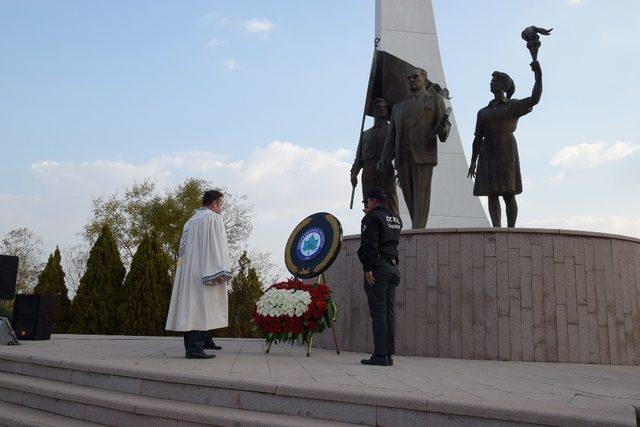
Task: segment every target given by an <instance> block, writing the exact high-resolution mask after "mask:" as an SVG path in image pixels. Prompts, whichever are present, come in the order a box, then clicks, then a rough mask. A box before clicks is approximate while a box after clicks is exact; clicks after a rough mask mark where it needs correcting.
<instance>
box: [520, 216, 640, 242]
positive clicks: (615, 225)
mask: <svg viewBox="0 0 640 427" xmlns="http://www.w3.org/2000/svg"><path fill="white" fill-rule="evenodd" d="M521 226H523V227H534V228H551V229H553V228H556V229H567V230H582V231H594V232H599V233H613V234H622V235H625V236H634V237H640V218H638V217H635V218H627V217H622V216H603V217H594V216H571V217H566V218H543V219H537V220H525V221H522V223H521Z"/></svg>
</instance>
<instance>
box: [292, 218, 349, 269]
mask: <svg viewBox="0 0 640 427" xmlns="http://www.w3.org/2000/svg"><path fill="white" fill-rule="evenodd" d="M341 245H342V226H341V225H340V222H339V221H338V219H337V218H336V217H335V216H333V215H331V214H330V213H326V212H318V213H315V214H313V215H310V216H308V217H307V218H305V219H303V220H302V221H301V222H300V224H298V226H297V227H296V228H295V229H294V230H293V232H292V233H291V236H290V237H289V240H288V241H287V246H286V248H285V252H284V260H285V264H286V266H287V270H289V272H290V273H291V274H293V275H294V276H296V277H298V278H301V279H309V278H312V277H316V276H319V275H320V274H322V273H323V272H324V271H325V270H327V269H328V268H329V267H330V266H331V264H332V263H333V261H334V260H335V259H336V257H337V256H338V253H339V252H340V247H341Z"/></svg>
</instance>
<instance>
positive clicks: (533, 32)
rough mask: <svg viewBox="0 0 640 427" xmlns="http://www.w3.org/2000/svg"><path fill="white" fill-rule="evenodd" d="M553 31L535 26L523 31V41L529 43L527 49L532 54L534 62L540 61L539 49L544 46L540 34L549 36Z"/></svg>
mask: <svg viewBox="0 0 640 427" xmlns="http://www.w3.org/2000/svg"><path fill="white" fill-rule="evenodd" d="M552 30H553V28H550V29H548V30H546V29H544V28H541V27H535V26H531V27H527V28H525V29H524V30H522V34H521V36H522V40H524V41H526V42H527V49H529V52H531V58H533V60H534V61H537V60H538V49H539V48H540V46H541V45H542V43H540V36H539V35H538V34H542V35H545V36H548V35H550V34H551V31H552Z"/></svg>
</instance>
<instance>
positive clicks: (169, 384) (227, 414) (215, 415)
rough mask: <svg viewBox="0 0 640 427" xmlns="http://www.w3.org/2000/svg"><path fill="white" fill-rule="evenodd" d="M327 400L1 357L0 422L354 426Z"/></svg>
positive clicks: (47, 424) (24, 424)
mask: <svg viewBox="0 0 640 427" xmlns="http://www.w3.org/2000/svg"><path fill="white" fill-rule="evenodd" d="M129 374H130V373H129ZM240 385H241V384H240ZM331 406H332V405H330V404H329V405H326V404H324V405H323V404H322V403H320V404H317V405H316V404H315V403H314V402H313V401H312V400H306V399H297V398H294V397H292V398H291V399H280V398H278V397H277V396H276V395H274V394H269V393H260V392H259V391H255V390H253V391H250V390H248V389H245V390H239V389H230V388H226V387H224V386H221V387H216V386H209V387H207V386H197V385H190V384H182V383H176V382H173V381H156V380H148V379H144V380H143V379H142V378H136V377H132V376H129V375H118V374H117V373H115V374H104V373H99V372H95V371H92V370H91V369H90V367H83V368H82V369H80V367H78V366H74V367H64V366H51V364H47V362H46V361H32V360H28V361H18V360H7V359H6V358H0V425H7V426H76V425H78V426H90V425H116V426H129V425H135V426H136V427H143V426H153V427H163V426H196V425H198V426H199V425H207V426H274V427H275V426H292V427H293V426H320V425H323V426H324V425H329V426H340V425H345V426H346V425H353V424H351V423H349V422H347V421H346V420H348V419H350V418H351V417H350V416H349V414H348V413H346V412H345V411H344V410H343V411H336V410H335V408H331ZM343 409H344V408H343ZM341 420H344V421H345V422H341Z"/></svg>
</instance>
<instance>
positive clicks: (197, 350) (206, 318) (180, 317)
mask: <svg viewBox="0 0 640 427" xmlns="http://www.w3.org/2000/svg"><path fill="white" fill-rule="evenodd" d="M223 203H224V196H223V194H222V193H221V192H219V191H216V190H209V191H206V192H205V193H204V196H203V198H202V207H201V208H200V209H198V210H197V211H196V213H195V214H194V215H193V216H192V217H191V218H190V219H189V220H188V221H187V223H186V224H185V225H184V228H183V232H182V238H181V239H180V254H179V258H178V265H177V268H176V277H175V280H174V282H173V291H172V293H171V304H170V305H169V314H168V316H167V325H166V327H165V329H167V330H168V331H180V332H184V347H185V352H186V356H187V358H189V359H208V358H213V357H215V355H213V354H208V353H205V352H204V348H213V349H220V347H218V346H216V345H215V343H213V340H212V339H211V335H210V334H209V331H210V330H211V329H218V328H224V327H227V326H228V325H229V318H228V295H227V286H226V284H227V281H228V280H229V279H230V278H231V261H230V257H229V247H228V243H227V233H226V230H225V227H224V221H223V218H222V215H221V212H222V207H223Z"/></svg>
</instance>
